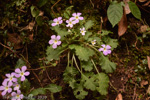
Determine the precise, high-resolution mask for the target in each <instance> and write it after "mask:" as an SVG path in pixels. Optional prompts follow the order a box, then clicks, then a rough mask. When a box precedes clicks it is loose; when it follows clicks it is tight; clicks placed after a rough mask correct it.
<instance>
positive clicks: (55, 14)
mask: <svg viewBox="0 0 150 100" xmlns="http://www.w3.org/2000/svg"><path fill="white" fill-rule="evenodd" d="M60 1H61V0H58V1H57V2H56V3H55V4H54V5H53V6H52V7H51V10H52V12H53V14H54V15H55V17H57V16H56V14H55V12H54V10H53V8H54V6H55V5H56V4H57V3H59V2H60Z"/></svg>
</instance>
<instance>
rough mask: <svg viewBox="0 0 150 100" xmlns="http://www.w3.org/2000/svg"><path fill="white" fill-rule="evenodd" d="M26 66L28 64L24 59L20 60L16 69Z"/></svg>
mask: <svg viewBox="0 0 150 100" xmlns="http://www.w3.org/2000/svg"><path fill="white" fill-rule="evenodd" d="M25 65H26V63H25V62H24V61H23V60H22V59H18V61H17V64H16V66H15V68H21V67H22V66H25Z"/></svg>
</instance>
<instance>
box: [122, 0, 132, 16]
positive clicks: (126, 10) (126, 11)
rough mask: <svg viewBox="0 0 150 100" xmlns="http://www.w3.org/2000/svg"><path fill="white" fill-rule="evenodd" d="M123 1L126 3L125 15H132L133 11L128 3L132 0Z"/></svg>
mask: <svg viewBox="0 0 150 100" xmlns="http://www.w3.org/2000/svg"><path fill="white" fill-rule="evenodd" d="M123 1H124V3H125V6H124V9H125V13H126V14H130V13H131V10H130V8H129V4H128V2H129V1H130V0H123Z"/></svg>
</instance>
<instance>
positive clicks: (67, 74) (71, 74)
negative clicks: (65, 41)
mask: <svg viewBox="0 0 150 100" xmlns="http://www.w3.org/2000/svg"><path fill="white" fill-rule="evenodd" d="M78 73H79V72H78V70H77V69H76V68H74V67H66V70H65V71H64V74H63V76H64V81H65V82H69V81H71V80H73V79H74V78H75V76H76V75H77V74H78Z"/></svg>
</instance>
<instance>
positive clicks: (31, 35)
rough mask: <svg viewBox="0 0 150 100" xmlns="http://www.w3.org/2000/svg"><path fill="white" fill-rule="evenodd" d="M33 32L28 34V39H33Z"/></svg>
mask: <svg viewBox="0 0 150 100" xmlns="http://www.w3.org/2000/svg"><path fill="white" fill-rule="evenodd" d="M33 36H34V35H33V33H32V34H30V35H29V40H31V41H33Z"/></svg>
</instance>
